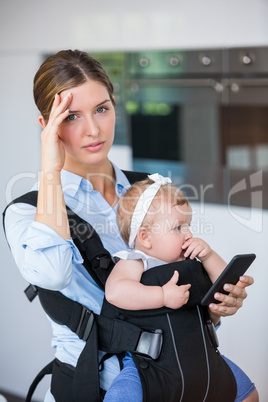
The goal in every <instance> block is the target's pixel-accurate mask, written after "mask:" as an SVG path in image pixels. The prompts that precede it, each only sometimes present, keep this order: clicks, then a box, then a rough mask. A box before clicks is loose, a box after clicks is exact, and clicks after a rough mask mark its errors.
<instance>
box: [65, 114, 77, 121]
mask: <svg viewBox="0 0 268 402" xmlns="http://www.w3.org/2000/svg"><path fill="white" fill-rule="evenodd" d="M76 119H77V116H76V114H70V115H69V116H68V117H67V120H70V121H72V120H76Z"/></svg>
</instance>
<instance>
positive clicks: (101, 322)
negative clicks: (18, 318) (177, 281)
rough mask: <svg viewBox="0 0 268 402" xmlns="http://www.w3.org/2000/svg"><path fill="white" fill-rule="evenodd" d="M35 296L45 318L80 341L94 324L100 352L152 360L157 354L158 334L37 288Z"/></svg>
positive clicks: (88, 335)
mask: <svg viewBox="0 0 268 402" xmlns="http://www.w3.org/2000/svg"><path fill="white" fill-rule="evenodd" d="M38 295H39V299H40V303H41V305H42V307H43V309H44V310H45V312H46V313H47V314H48V315H49V317H50V318H51V319H52V320H53V321H55V322H56V323H58V324H61V325H66V326H68V328H70V330H71V331H72V332H74V333H75V334H76V335H77V336H78V337H79V338H80V339H82V340H84V341H88V340H89V339H90V336H91V331H92V328H93V326H94V323H96V324H97V328H98V342H99V349H100V350H102V351H104V352H109V353H112V354H117V353H120V352H123V351H126V350H130V351H131V352H137V353H143V354H145V355H148V356H150V357H151V358H153V359H156V358H157V357H158V354H159V353H160V350H161V344H162V335H161V334H160V332H159V330H156V332H152V333H151V332H147V331H143V330H141V328H140V327H138V326H136V325H134V324H131V323H129V322H127V321H122V320H119V319H116V318H108V317H105V316H103V315H98V314H94V313H93V312H92V311H90V310H88V309H87V308H86V307H84V306H82V305H81V304H80V303H78V302H75V301H73V300H70V299H69V298H67V297H66V296H64V295H63V294H62V293H60V292H55V291H51V290H46V289H41V288H38ZM55 305H57V309H55ZM146 344H147V345H148V346H147V347H146Z"/></svg>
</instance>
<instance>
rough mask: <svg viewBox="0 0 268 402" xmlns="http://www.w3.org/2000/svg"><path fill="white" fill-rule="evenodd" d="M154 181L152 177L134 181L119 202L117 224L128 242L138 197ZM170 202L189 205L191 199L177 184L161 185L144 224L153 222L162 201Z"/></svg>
mask: <svg viewBox="0 0 268 402" xmlns="http://www.w3.org/2000/svg"><path fill="white" fill-rule="evenodd" d="M153 183H154V181H153V180H151V179H145V180H142V181H137V182H136V183H134V184H133V185H132V186H131V187H130V188H129V189H128V190H127V191H126V193H125V194H124V195H123V196H122V197H121V199H120V200H119V203H118V210H117V224H118V227H119V230H120V233H121V236H122V238H123V240H124V241H125V243H126V244H128V242H129V236H130V226H131V219H132V215H133V212H134V210H135V207H136V204H137V202H138V199H139V198H140V196H141V195H142V193H143V192H144V191H145V190H146V189H147V188H148V187H149V186H150V185H151V184H153ZM163 202H165V203H168V204H170V205H172V206H175V205H179V206H182V205H185V204H186V205H189V201H188V199H187V197H186V195H185V194H184V193H183V192H182V191H181V190H180V189H179V188H178V187H175V186H172V185H170V184H165V185H162V186H161V187H160V189H159V190H158V192H157V193H156V195H155V197H154V199H153V201H152V203H151V205H150V207H149V209H148V212H147V214H146V216H145V218H144V220H143V222H142V226H146V227H149V226H150V225H151V224H153V219H154V217H155V216H157V214H156V213H155V214H154V213H153V211H156V209H157V208H159V205H161V203H163Z"/></svg>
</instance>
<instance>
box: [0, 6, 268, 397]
mask: <svg viewBox="0 0 268 402" xmlns="http://www.w3.org/2000/svg"><path fill="white" fill-rule="evenodd" d="M267 15H268V2H267V0H255V1H252V0H204V1H202V2H201V1H199V0H188V1H182V0H176V1H175V0H166V1H165V2H163V1H160V0H154V1H148V2H146V1H144V0H142V1H141V0H136V1H135V2H130V1H126V0H113V1H110V0H109V1H108V0H103V1H102V2H93V1H90V0H76V1H75V2H73V1H70V0H65V1H52V0H47V1H45V2H44V1H41V0H25V1H21V0H9V1H4V0H0V71H1V74H0V88H1V96H0V104H1V105H0V115H1V125H0V130H1V131H0V132H1V140H2V141H1V147H0V167H1V170H0V172H1V200H0V206H1V210H3V208H4V205H5V203H6V199H5V196H4V194H5V191H6V188H7V186H8V184H9V183H10V181H11V180H12V179H14V181H15V182H16V185H15V186H14V192H13V195H17V194H19V193H21V192H22V191H24V186H25V190H27V189H28V188H29V187H30V186H31V184H32V181H33V179H31V175H32V176H35V174H36V171H37V170H38V169H39V164H40V159H39V154H40V143H39V134H40V130H39V127H38V125H37V112H36V109H35V107H34V104H33V100H32V79H33V75H34V72H35V71H36V69H37V68H38V66H39V64H40V62H41V58H42V55H43V54H44V53H48V52H53V51H56V50H59V49H61V48H80V49H84V50H87V51H106V50H135V49H167V48H172V49H174V48H207V47H230V46H248V45H252V46H255V45H268V24H267ZM22 172H23V173H26V175H27V176H28V177H29V178H28V179H27V180H25V181H22V180H18V179H19V176H18V175H19V174H20V173H22ZM244 213H245V212H244ZM206 215H207V216H206V218H207V217H208V218H209V219H211V221H212V222H213V225H214V228H215V234H216V235H215V237H213V238H212V239H211V241H213V243H214V246H215V248H216V249H217V250H219V251H220V252H222V254H223V256H225V258H229V257H231V256H232V255H233V254H236V253H237V252H238V251H239V252H247V251H249V250H250V251H253V252H256V253H257V255H258V259H257V261H256V263H255V265H254V268H252V273H253V274H254V277H255V282H256V284H255V285H254V287H252V288H251V289H250V290H249V299H248V300H247V301H246V302H245V307H244V308H243V309H242V310H240V311H239V313H238V314H237V315H236V316H235V317H233V318H228V319H225V320H224V325H223V326H222V329H221V330H220V341H221V345H222V349H223V350H224V352H225V353H226V355H228V356H231V357H232V358H233V359H234V360H235V361H237V362H238V363H239V364H240V365H241V366H242V367H243V368H244V369H245V370H246V371H247V372H248V373H249V374H250V375H251V376H252V378H253V379H254V381H255V382H256V384H257V386H258V388H259V391H260V395H261V401H266V400H268V390H267V385H266V378H265V374H266V373H267V361H268V359H267V357H268V353H267V342H266V339H265V334H266V333H267V320H266V310H265V303H264V295H265V289H264V286H265V285H266V283H267V280H265V279H267V269H266V264H267V263H266V258H265V257H266V256H265V247H263V246H264V244H265V243H264V239H266V242H267V227H268V226H267V224H268V218H267V212H266V213H265V214H263V224H264V229H263V231H262V232H260V233H254V232H253V231H250V230H249V229H247V228H246V227H244V226H243V225H241V224H239V223H238V222H237V221H236V220H235V219H234V218H233V217H232V216H231V215H230V213H229V212H228V211H226V210H225V208H224V207H219V206H207V207H206ZM227 223H228V224H227ZM265 230H266V233H265ZM265 235H266V237H265ZM0 236H1V242H0V247H1V255H2V267H1V271H0V306H1V307H0V308H1V310H0V311H1V335H0V340H1V342H0V373H1V374H0V388H3V389H6V390H8V391H10V392H14V393H16V394H19V395H22V396H23V395H25V394H26V390H27V389H28V385H29V383H30V382H31V380H32V379H33V377H34V375H35V374H36V373H37V371H38V370H39V368H41V367H43V365H44V364H46V363H47V362H48V361H49V360H50V359H51V358H52V356H53V351H52V350H51V347H50V338H51V332H50V327H49V324H48V322H47V320H46V318H45V317H44V314H43V313H42V311H41V308H40V307H39V305H38V302H37V301H35V302H33V303H32V304H30V303H29V302H28V301H27V300H26V298H25V296H24V294H23V290H24V288H25V286H26V283H25V282H24V280H23V279H22V278H21V277H20V275H19V274H18V272H17V268H16V266H15V264H14V262H13V259H12V257H11V255H10V252H9V250H8V247H7V245H6V243H5V240H4V235H3V233H2V232H1V234H0ZM45 388H46V384H45V385H43V386H41V387H40V390H39V391H38V392H37V396H38V397H39V398H40V400H41V399H42V396H43V394H44V389H45Z"/></svg>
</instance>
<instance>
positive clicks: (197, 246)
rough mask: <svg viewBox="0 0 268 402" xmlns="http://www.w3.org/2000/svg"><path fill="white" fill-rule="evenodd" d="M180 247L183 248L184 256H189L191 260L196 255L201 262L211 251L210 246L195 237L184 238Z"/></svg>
mask: <svg viewBox="0 0 268 402" xmlns="http://www.w3.org/2000/svg"><path fill="white" fill-rule="evenodd" d="M182 249H183V250H185V253H184V257H189V258H190V259H191V260H193V259H194V258H195V257H197V258H199V260H200V261H201V262H204V261H205V260H206V259H207V258H208V257H209V256H210V254H211V253H212V250H211V248H210V246H209V245H208V244H207V243H206V242H205V241H204V240H202V239H199V238H197V237H194V238H191V239H188V240H186V242H185V243H184V244H183V245H182Z"/></svg>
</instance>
